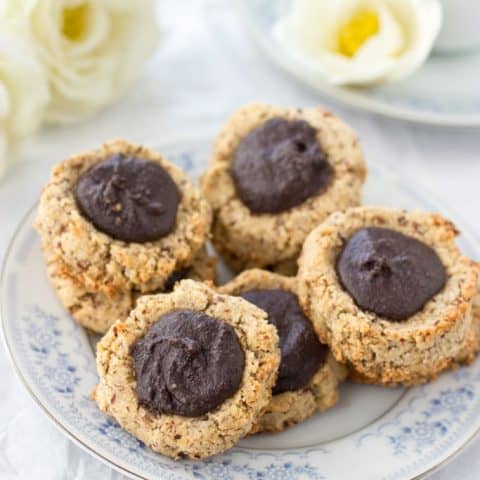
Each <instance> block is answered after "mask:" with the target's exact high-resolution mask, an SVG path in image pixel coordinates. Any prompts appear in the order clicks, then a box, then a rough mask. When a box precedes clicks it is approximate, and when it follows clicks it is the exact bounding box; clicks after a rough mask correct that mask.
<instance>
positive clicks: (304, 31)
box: [273, 0, 442, 85]
mask: <svg viewBox="0 0 480 480" xmlns="http://www.w3.org/2000/svg"><path fill="white" fill-rule="evenodd" d="M441 23H442V10H441V7H440V4H439V3H438V1H437V0H296V1H295V3H294V8H293V10H292V12H291V14H289V15H288V16H286V17H285V18H282V19H281V20H279V22H278V23H277V24H276V25H275V27H274V32H273V34H274V36H275V37H276V38H277V40H278V41H279V42H280V43H281V44H282V45H283V46H284V47H285V49H286V50H287V51H288V52H289V53H290V54H291V55H292V57H293V58H294V59H295V60H296V62H298V64H299V66H301V67H302V68H303V70H304V72H305V73H306V75H308V76H309V77H310V79H312V80H315V79H318V80H320V81H322V80H327V81H328V82H330V83H333V84H337V85H343V84H350V85H362V84H363V85H365V84H373V83H378V82H385V81H390V80H396V79H399V78H403V77H405V76H407V75H410V74H411V73H412V72H413V71H414V70H416V69H417V68H418V67H419V66H420V65H421V64H422V63H423V62H424V61H425V59H426V58H427V56H428V54H429V53H430V50H431V49H432V46H433V43H434V41H435V38H436V36H437V34H438V32H439V30H440V26H441Z"/></svg>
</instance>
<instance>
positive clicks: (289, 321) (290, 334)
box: [240, 290, 328, 394]
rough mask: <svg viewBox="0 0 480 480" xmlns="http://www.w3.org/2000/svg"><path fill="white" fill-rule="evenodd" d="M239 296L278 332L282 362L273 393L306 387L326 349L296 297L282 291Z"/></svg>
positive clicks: (323, 360) (251, 292) (261, 291)
mask: <svg viewBox="0 0 480 480" xmlns="http://www.w3.org/2000/svg"><path fill="white" fill-rule="evenodd" d="M240 296H241V297H242V298H244V299H245V300H247V301H249V302H250V303H253V304H254V305H256V306H257V307H259V308H261V309H262V310H264V311H265V312H267V314H268V321H269V323H271V324H272V325H275V327H276V328H277V331H278V336H279V338H280V351H281V361H280V369H279V373H278V378H277V383H276V385H275V387H274V388H273V393H274V394H278V393H282V392H287V391H293V390H299V389H301V388H303V387H306V386H307V385H308V383H309V382H310V380H311V378H312V377H313V375H315V373H316V372H317V370H318V369H319V368H320V366H321V365H322V364H323V363H324V362H325V360H326V357H327V353H328V347H327V346H326V345H324V344H322V343H320V341H319V340H318V337H317V335H316V334H315V331H314V330H313V326H312V324H311V322H310V320H309V319H308V318H307V317H306V316H305V314H304V313H303V311H302V309H301V307H300V304H299V303H298V299H297V296H296V295H294V294H293V293H291V292H287V291H285V290H249V291H247V292H244V293H242V294H241V295H240Z"/></svg>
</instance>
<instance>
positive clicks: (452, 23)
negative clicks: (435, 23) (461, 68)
mask: <svg viewBox="0 0 480 480" xmlns="http://www.w3.org/2000/svg"><path fill="white" fill-rule="evenodd" d="M440 3H441V4H442V6H443V25H442V28H441V30H440V34H439V36H438V38H437V41H436V42H435V51H437V52H454V51H460V50H470V49H473V48H476V47H480V1H479V0H440Z"/></svg>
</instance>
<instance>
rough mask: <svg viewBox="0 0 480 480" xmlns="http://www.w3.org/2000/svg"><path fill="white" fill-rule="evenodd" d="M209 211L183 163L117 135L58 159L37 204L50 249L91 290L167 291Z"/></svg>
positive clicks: (197, 245) (206, 227) (195, 245)
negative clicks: (98, 145) (89, 149)
mask: <svg viewBox="0 0 480 480" xmlns="http://www.w3.org/2000/svg"><path fill="white" fill-rule="evenodd" d="M210 224H211V210H210V207H209V205H208V203H207V201H206V200H205V199H204V198H203V197H202V195H201V193H200V192H199V191H198V190H197V189H196V188H195V187H194V186H193V185H192V183H191V182H190V180H188V178H187V176H186V175H185V173H183V172H182V171H181V170H180V168H178V167H176V166H175V165H173V164H171V163H170V162H168V161H167V160H166V159H165V158H164V157H163V156H162V155H160V154H158V153H156V152H154V151H153V150H150V149H148V148H145V147H142V146H138V145H134V144H131V143H128V142H126V141H124V140H117V141H113V142H110V143H106V144H105V145H103V146H102V147H100V148H99V149H97V150H92V151H89V152H85V153H83V154H80V155H76V156H73V157H71V158H68V159H67V160H64V161H63V162H61V163H60V164H58V165H57V166H56V167H55V168H54V169H53V172H52V176H51V178H50V180H49V182H48V184H47V185H46V187H45V189H44V191H43V193H42V196H41V199H40V205H39V208H38V214H37V219H36V224H35V226H36V228H37V230H38V232H39V233H40V236H41V238H42V245H43V248H44V250H47V251H49V254H50V255H53V256H55V257H57V258H58V259H59V260H61V261H62V262H63V263H64V264H66V265H67V266H68V268H69V269H70V272H71V274H72V275H73V276H74V277H75V278H77V279H78V280H79V281H80V282H81V284H82V285H83V286H84V287H85V288H86V289H87V290H88V291H93V292H97V291H103V292H105V293H107V294H108V293H109V292H112V291H114V290H120V291H126V290H129V289H135V290H139V291H141V292H149V291H152V290H155V289H162V288H163V287H164V285H165V283H166V281H167V280H168V278H169V277H170V276H171V275H172V274H173V273H174V272H175V271H179V270H181V269H182V268H184V267H188V266H190V265H191V264H192V262H193V260H194V258H195V257H196V255H197V254H198V252H199V251H200V250H201V248H203V246H204V244H205V241H206V239H207V237H208V235H209V232H210Z"/></svg>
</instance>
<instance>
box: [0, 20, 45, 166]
mask: <svg viewBox="0 0 480 480" xmlns="http://www.w3.org/2000/svg"><path fill="white" fill-rule="evenodd" d="M49 98H50V96H49V91H48V80H47V75H46V72H45V70H44V69H43V68H42V66H41V65H40V63H39V62H38V61H37V60H36V59H35V50H34V48H33V45H32V43H31V38H30V36H29V31H28V28H27V26H26V24H25V23H24V22H22V21H21V20H18V19H9V18H7V17H6V16H5V15H3V16H2V18H1V20H0V175H1V174H2V173H3V171H4V169H5V166H6V164H7V159H8V153H7V147H8V146H12V145H13V143H14V142H15V141H17V140H19V139H21V138H23V137H25V136H27V135H29V134H31V133H32V132H33V131H34V130H35V129H36V128H38V126H39V125H40V123H41V121H42V119H43V116H44V113H45V109H46V107H47V105H48V101H49Z"/></svg>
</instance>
